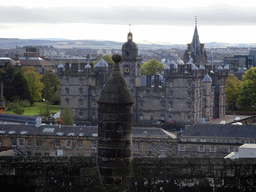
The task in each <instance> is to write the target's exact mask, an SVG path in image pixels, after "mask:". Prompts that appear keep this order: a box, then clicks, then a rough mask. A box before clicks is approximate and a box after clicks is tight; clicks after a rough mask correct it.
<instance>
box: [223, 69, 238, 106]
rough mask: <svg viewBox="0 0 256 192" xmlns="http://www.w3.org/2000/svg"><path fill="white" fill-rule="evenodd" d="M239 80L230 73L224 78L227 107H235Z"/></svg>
mask: <svg viewBox="0 0 256 192" xmlns="http://www.w3.org/2000/svg"><path fill="white" fill-rule="evenodd" d="M240 86H241V81H239V79H238V78H237V77H236V76H235V75H232V74H229V75H228V77H227V80H226V103H227V105H228V106H229V108H233V109H235V106H236V104H237V101H238V97H239V91H240Z"/></svg>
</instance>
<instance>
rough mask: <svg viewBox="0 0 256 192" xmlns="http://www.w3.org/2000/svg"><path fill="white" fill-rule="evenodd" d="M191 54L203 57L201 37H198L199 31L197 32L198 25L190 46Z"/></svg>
mask: <svg viewBox="0 0 256 192" xmlns="http://www.w3.org/2000/svg"><path fill="white" fill-rule="evenodd" d="M189 52H191V55H196V56H201V52H200V41H199V35H198V31H197V25H196V26H195V31H194V36H193V39H192V43H191V45H190V49H189Z"/></svg>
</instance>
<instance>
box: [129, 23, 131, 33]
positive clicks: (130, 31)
mask: <svg viewBox="0 0 256 192" xmlns="http://www.w3.org/2000/svg"><path fill="white" fill-rule="evenodd" d="M129 32H131V24H129Z"/></svg>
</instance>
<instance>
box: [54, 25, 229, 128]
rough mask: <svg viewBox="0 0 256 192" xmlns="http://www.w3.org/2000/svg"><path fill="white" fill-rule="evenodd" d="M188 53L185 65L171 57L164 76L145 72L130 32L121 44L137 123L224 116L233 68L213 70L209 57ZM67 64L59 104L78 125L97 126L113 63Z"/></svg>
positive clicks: (61, 72)
mask: <svg viewBox="0 0 256 192" xmlns="http://www.w3.org/2000/svg"><path fill="white" fill-rule="evenodd" d="M195 33H196V34H195V35H194V37H197V40H198V41H199V38H198V35H197V27H196V28H195ZM193 42H196V41H195V40H193ZM193 42H192V44H194V43H193ZM190 55H191V56H190V57H189V60H188V62H186V63H184V62H183V61H181V60H180V61H179V62H178V63H175V62H174V61H170V62H169V63H167V64H166V65H165V67H164V70H163V73H161V74H159V73H158V72H157V73H156V74H155V75H141V65H142V63H141V56H140V55H138V46H137V45H136V43H134V42H133V34H132V33H131V32H129V33H128V36H127V42H125V43H124V44H123V46H122V61H121V63H120V68H121V73H122V74H123V76H124V79H125V81H126V84H127V85H128V87H129V89H130V91H131V94H132V96H133V99H134V105H133V124H134V125H136V126H140V125H141V126H143V125H144V126H145V125H152V123H153V122H155V121H156V120H158V119H162V120H165V121H167V122H168V121H170V120H175V121H176V122H177V123H179V124H193V123H196V122H199V119H200V118H207V119H212V118H221V117H223V116H224V115H225V81H226V77H227V75H228V71H229V68H228V67H227V66H225V67H224V68H223V67H221V66H219V67H218V68H215V67H213V68H212V66H208V65H207V64H206V62H205V61H203V62H200V64H194V63H193V54H190ZM204 60H206V57H204ZM195 61H196V62H197V60H195ZM197 63H198V62H197ZM65 66H66V67H65V68H64V66H63V65H60V66H59V67H58V76H59V78H60V81H61V108H62V109H63V108H64V107H65V106H67V105H69V106H70V107H71V109H72V111H73V113H74V114H75V121H76V123H77V124H86V125H90V124H96V123H97V113H98V104H97V102H96V100H97V98H98V96H99V94H100V91H101V90H102V88H103V87H104V85H105V82H106V80H107V79H108V77H109V74H110V72H111V70H112V65H111V64H108V63H107V62H105V61H104V60H103V59H102V60H100V61H99V62H98V63H97V64H96V65H95V67H94V69H93V70H92V67H91V65H89V63H87V65H85V67H84V68H83V69H81V68H80V70H77V68H76V67H73V64H72V63H70V64H69V63H68V65H67V64H65Z"/></svg>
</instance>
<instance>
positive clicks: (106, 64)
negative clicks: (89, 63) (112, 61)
mask: <svg viewBox="0 0 256 192" xmlns="http://www.w3.org/2000/svg"><path fill="white" fill-rule="evenodd" d="M97 67H108V63H107V62H106V61H105V60H104V59H103V58H102V59H101V60H100V61H99V62H98V63H96V65H95V66H94V68H97Z"/></svg>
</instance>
